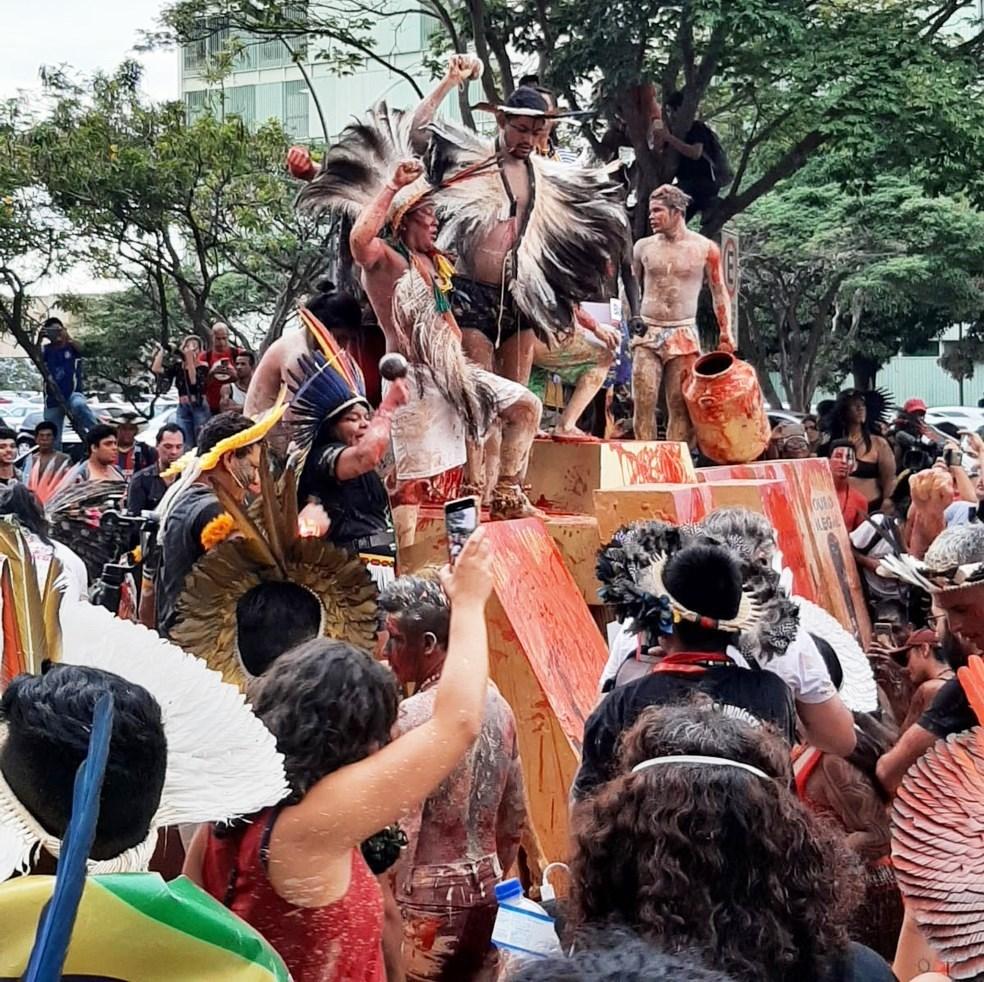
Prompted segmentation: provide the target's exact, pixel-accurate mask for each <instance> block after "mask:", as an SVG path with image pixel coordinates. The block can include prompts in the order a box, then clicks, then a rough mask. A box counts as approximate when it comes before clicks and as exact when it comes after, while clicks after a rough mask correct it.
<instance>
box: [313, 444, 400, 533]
mask: <svg viewBox="0 0 984 982" xmlns="http://www.w3.org/2000/svg"><path fill="white" fill-rule="evenodd" d="M347 448H348V444H345V443H329V444H326V445H323V446H321V447H317V448H315V449H313V450H312V451H311V453H310V454H309V455H308V459H307V462H306V463H305V464H304V470H303V471H302V473H301V479H300V481H299V482H298V489H297V497H298V501H299V504H300V506H301V507H302V508H303V507H304V505H305V504H306V503H307V502H308V500H309V499H310V498H316V499H317V500H319V501H320V502H321V504H322V506H323V507H324V509H325V511H326V512H327V513H328V517H329V518H330V519H331V528H330V529H329V531H328V539H329V540H330V541H331V542H334V543H335V544H336V545H339V546H352V545H353V543H355V542H356V540H358V539H364V538H368V537H370V536H373V535H378V534H379V533H380V532H385V531H386V530H387V529H388V528H389V497H388V496H387V494H386V488H385V487H384V486H383V482H382V479H381V478H380V477H379V475H378V474H377V473H376V472H375V471H369V473H368V474H360V475H359V476H358V477H353V478H349V479H348V480H347V481H341V480H339V479H338V478H337V477H336V476H335V468H336V467H337V466H338V458H339V457H341V455H342V453H343V452H344V451H345V450H346V449H347Z"/></svg>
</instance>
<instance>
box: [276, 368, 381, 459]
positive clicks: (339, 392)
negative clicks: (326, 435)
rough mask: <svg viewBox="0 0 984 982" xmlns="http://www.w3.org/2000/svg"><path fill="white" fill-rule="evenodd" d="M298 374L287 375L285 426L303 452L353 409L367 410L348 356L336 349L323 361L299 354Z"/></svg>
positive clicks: (363, 392)
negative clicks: (288, 399)
mask: <svg viewBox="0 0 984 982" xmlns="http://www.w3.org/2000/svg"><path fill="white" fill-rule="evenodd" d="M297 369H298V370H297V371H291V372H290V379H291V380H290V382H289V383H288V388H289V389H290V392H291V402H290V415H289V417H288V421H287V422H288V426H289V428H290V431H291V435H292V436H293V438H294V442H295V443H296V444H297V447H298V449H299V450H300V451H301V452H302V453H306V452H307V451H308V450H310V448H311V447H312V446H313V445H314V442H315V440H316V439H317V436H318V431H319V430H320V429H321V427H322V426H323V425H324V424H325V423H328V422H330V421H331V420H333V419H337V418H338V417H339V416H340V415H341V414H342V413H344V412H345V411H346V410H347V409H349V408H351V407H352V406H358V405H362V406H365V407H366V408H367V409H368V408H369V401H368V399H366V391H365V384H364V382H363V381H362V378H361V375H356V374H355V372H354V371H352V368H351V365H350V362H349V358H348V355H347V354H346V353H345V352H344V351H341V350H339V351H338V352H337V354H336V355H335V356H333V357H331V358H330V360H329V358H326V357H325V356H324V355H322V354H320V353H318V352H315V353H314V354H313V355H302V356H301V357H300V358H299V359H298V362H297Z"/></svg>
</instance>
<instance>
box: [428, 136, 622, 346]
mask: <svg viewBox="0 0 984 982" xmlns="http://www.w3.org/2000/svg"><path fill="white" fill-rule="evenodd" d="M430 131H431V134H432V135H431V144H430V147H429V151H428V157H427V165H428V177H429V179H430V182H431V184H432V185H434V187H435V188H436V190H435V191H434V194H433V201H434V204H435V206H436V208H437V211H438V217H439V219H440V220H441V232H440V236H439V239H438V247H439V248H440V249H441V250H442V251H448V252H452V253H455V254H457V255H459V256H465V257H467V256H470V255H473V254H474V252H475V250H476V248H477V246H478V239H479V238H480V237H481V236H483V235H484V234H485V233H486V232H487V231H488V230H489V228H491V227H492V225H493V224H495V222H497V221H500V220H501V219H502V217H503V215H508V214H509V209H510V201H509V197H508V194H507V192H506V186H505V184H504V182H503V180H502V174H501V171H500V169H499V167H498V166H497V162H498V156H497V150H496V147H495V145H494V144H493V143H491V142H489V141H487V140H484V139H482V138H481V137H479V136H477V135H476V134H475V133H472V132H471V131H469V130H465V129H463V128H461V127H458V126H455V125H453V124H451V123H448V122H435V123H432V124H431V126H430ZM492 165H496V166H492ZM529 165H530V168H531V173H532V178H533V180H532V183H533V188H532V193H533V198H532V204H531V208H530V213H529V216H528V220H527V222H526V225H525V228H523V229H522V238H521V240H520V243H519V247H518V249H517V250H516V264H515V268H514V269H509V270H508V271H507V272H508V274H509V276H508V279H507V282H508V285H509V291H510V293H511V294H512V297H513V299H514V300H515V302H516V304H517V306H518V307H519V309H520V310H521V311H522V312H523V313H524V314H525V315H526V316H527V317H528V318H529V319H530V321H531V323H532V324H534V325H536V326H537V327H538V328H542V329H543V330H544V331H545V332H546V333H547V334H548V335H558V336H563V335H566V334H570V332H571V331H572V330H573V320H574V307H575V306H576V305H577V304H578V303H581V302H583V301H587V300H591V299H594V298H595V297H598V296H602V295H604V294H605V292H606V287H607V283H608V280H609V274H610V271H611V269H612V267H614V268H617V267H618V262H619V257H620V256H621V255H622V254H623V253H624V252H625V250H626V249H628V248H630V241H629V225H628V218H627V216H626V212H625V207H624V204H623V202H622V192H621V189H620V188H619V187H618V186H617V185H615V184H613V183H612V182H611V180H610V178H609V175H608V174H607V173H606V172H605V171H604V170H601V169H592V170H588V169H586V168H583V167H575V166H571V165H566V164H560V163H556V162H554V161H551V160H548V159H546V158H544V157H538V156H535V155H534V156H532V157H530V159H529ZM462 177H467V179H466V180H460V179H461V178H462Z"/></svg>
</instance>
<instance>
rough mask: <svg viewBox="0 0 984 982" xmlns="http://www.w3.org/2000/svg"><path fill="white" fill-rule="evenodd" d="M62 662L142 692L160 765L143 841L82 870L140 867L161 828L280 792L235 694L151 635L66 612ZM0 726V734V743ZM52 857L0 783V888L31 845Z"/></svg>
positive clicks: (83, 607) (49, 845) (27, 859)
mask: <svg viewBox="0 0 984 982" xmlns="http://www.w3.org/2000/svg"><path fill="white" fill-rule="evenodd" d="M61 619H62V626H63V628H64V631H65V636H66V637H67V638H69V639H70V643H69V644H67V645H66V646H65V651H64V654H63V658H62V661H63V662H64V663H65V664H71V665H85V666H88V667H90V668H95V669H99V670H101V671H105V672H112V673H113V674H115V675H119V676H120V677H121V678H124V679H126V680H127V681H129V682H133V683H134V684H136V685H140V686H143V688H145V689H146V690H147V691H148V692H149V693H150V694H151V695H152V696H153V697H154V699H156V700H157V702H158V703H159V704H160V707H161V719H162V722H163V725H164V736H165V739H166V741H167V766H166V772H165V777H164V787H163V789H162V791H161V797H160V802H159V804H158V807H157V812H156V814H155V816H154V818H153V820H152V822H151V826H150V829H149V830H148V834H147V837H146V838H145V839H144V841H143V842H141V843H139V844H138V845H136V846H133V847H132V848H131V849H128V850H127V851H126V852H124V853H122V854H120V855H119V856H116V857H114V858H112V859H107V860H102V861H98V862H96V861H90V863H89V864H88V868H89V871H90V872H101V873H119V872H129V871H133V870H139V869H145V868H146V866H147V863H148V862H149V861H150V857H151V854H152V853H153V851H154V848H155V846H156V844H157V831H158V829H160V828H163V827H165V826H168V825H178V824H182V823H199V822H217V821H226V820H228V819H231V818H233V817H235V816H239V815H247V814H251V813H252V812H255V811H259V810H260V809H262V808H265V807H267V806H268V805H273V804H276V803H277V802H279V801H281V800H282V799H283V798H284V797H285V796H286V794H287V791H288V788H287V782H286V780H285V777H284V766H283V757H282V755H281V754H280V753H278V751H277V747H276V741H275V740H274V738H273V736H272V735H271V733H270V732H269V730H267V729H266V727H265V726H264V725H263V724H262V723H261V722H260V720H259V719H258V718H257V717H256V716H254V715H253V712H252V710H251V709H250V707H249V706H248V705H247V704H246V701H245V698H244V697H243V695H242V693H241V692H240V691H239V690H238V689H236V688H235V687H234V686H231V685H227V684H225V683H224V682H223V681H222V679H221V677H220V676H219V674H218V673H217V672H214V671H211V670H210V669H209V668H208V667H207V666H206V665H205V663H204V662H203V661H201V660H199V659H198V658H195V657H194V656H193V655H189V654H186V653H185V652H184V651H182V650H181V649H180V648H178V647H177V646H176V645H173V644H170V643H168V642H167V641H164V640H163V639H162V638H161V637H160V636H159V635H158V634H157V633H156V632H153V631H149V630H147V629H146V628H145V627H142V626H141V625H139V624H134V623H132V622H131V621H124V620H121V619H120V618H118V617H114V616H113V615H112V614H111V613H110V612H109V611H108V610H106V609H105V608H103V607H96V606H92V605H91V604H86V603H72V604H65V605H64V608H63V610H62V612H61ZM2 736H3V728H2V727H0V739H2ZM42 846H43V847H44V849H45V850H46V851H47V852H49V853H51V854H52V855H54V856H58V854H59V852H60V849H61V843H60V841H59V840H58V839H57V838H56V837H55V836H53V835H52V834H51V833H49V832H48V831H46V830H45V829H44V828H43V827H42V826H41V825H40V824H39V823H38V822H37V820H36V819H35V818H34V817H33V816H32V815H31V813H30V812H28V811H27V809H26V808H24V806H23V805H22V804H21V803H20V802H19V801H18V800H17V798H16V796H15V795H14V794H13V792H12V791H11V790H10V788H9V787H7V785H6V782H4V781H3V780H2V778H0V881H2V880H5V879H7V878H8V877H10V876H11V875H12V874H13V873H15V872H24V871H26V870H27V869H28V868H29V867H30V865H31V862H32V859H33V857H34V856H35V854H36V853H37V851H38V849H39V848H40V847H42Z"/></svg>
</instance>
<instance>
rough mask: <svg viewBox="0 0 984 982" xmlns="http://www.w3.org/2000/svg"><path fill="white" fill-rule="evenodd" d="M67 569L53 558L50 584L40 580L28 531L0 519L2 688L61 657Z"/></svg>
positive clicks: (49, 572) (0, 671)
mask: <svg viewBox="0 0 984 982" xmlns="http://www.w3.org/2000/svg"><path fill="white" fill-rule="evenodd" d="M61 572H62V569H61V563H60V562H59V561H58V560H57V559H55V558H52V560H51V562H50V564H49V565H48V571H47V573H46V574H45V579H44V583H41V582H39V580H38V575H37V570H36V567H35V563H34V557H33V555H32V553H31V547H30V543H29V542H28V541H27V536H26V535H25V533H24V531H23V530H22V529H21V528H20V526H19V525H18V524H17V523H16V522H14V521H8V520H7V519H6V518H4V519H2V520H0V615H2V620H3V649H2V654H0V691H2V690H3V688H4V687H5V686H6V685H7V683H8V682H9V681H10V680H11V679H12V678H13V677H14V676H15V675H19V674H20V673H21V672H31V673H37V672H40V671H41V663H42V662H43V661H44V660H45V659H46V658H48V659H57V658H58V657H60V655H61V645H62V636H61V626H60V624H59V619H58V612H59V608H60V606H61V593H60V590H59V588H58V583H59V578H60V576H61Z"/></svg>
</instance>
